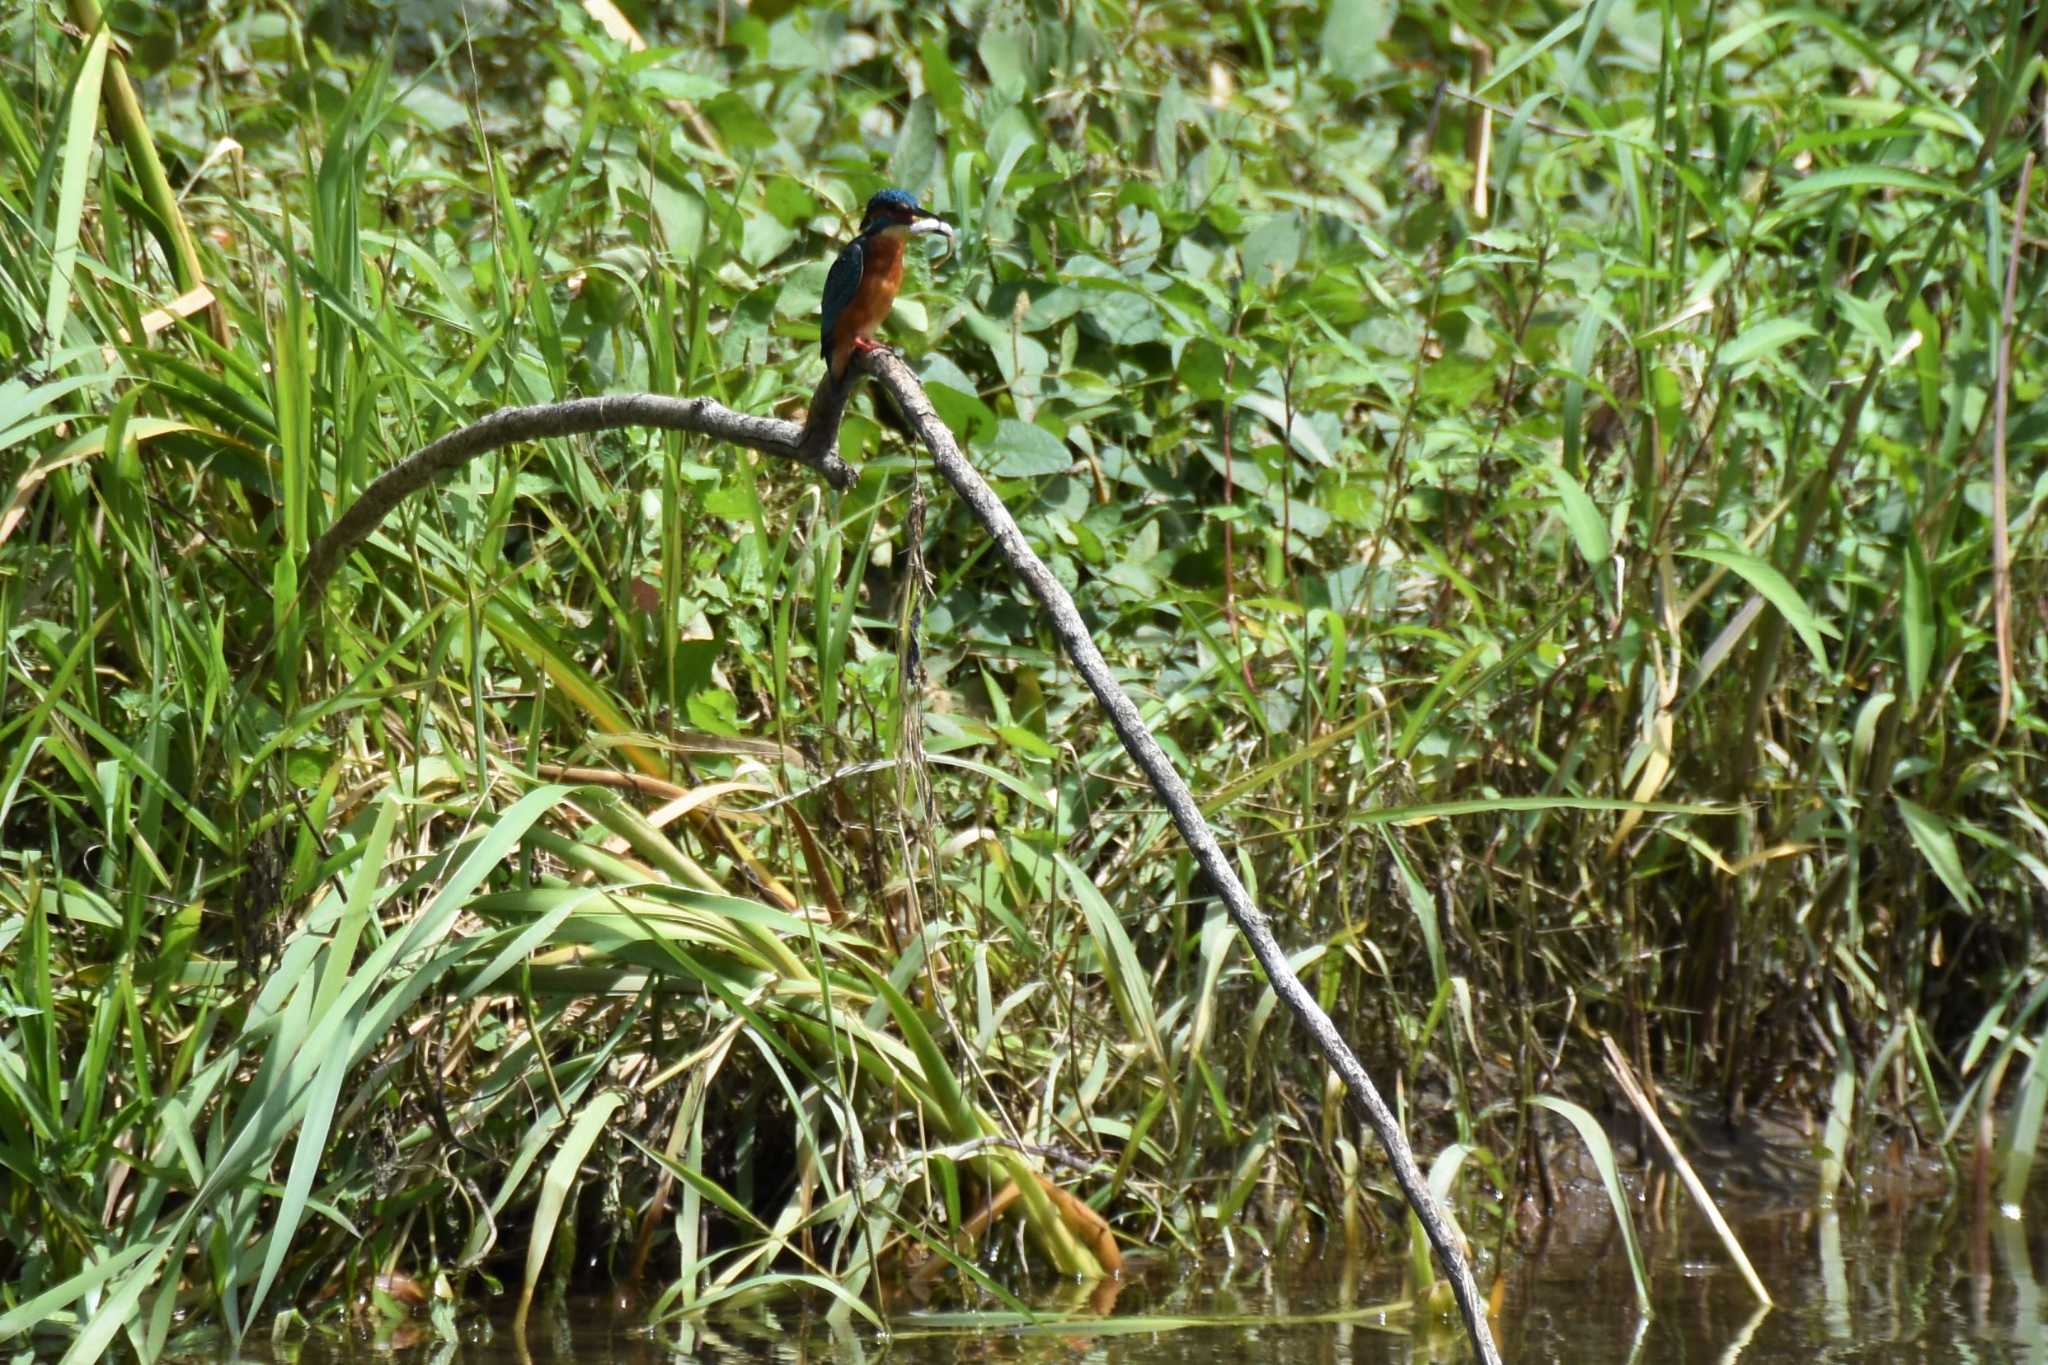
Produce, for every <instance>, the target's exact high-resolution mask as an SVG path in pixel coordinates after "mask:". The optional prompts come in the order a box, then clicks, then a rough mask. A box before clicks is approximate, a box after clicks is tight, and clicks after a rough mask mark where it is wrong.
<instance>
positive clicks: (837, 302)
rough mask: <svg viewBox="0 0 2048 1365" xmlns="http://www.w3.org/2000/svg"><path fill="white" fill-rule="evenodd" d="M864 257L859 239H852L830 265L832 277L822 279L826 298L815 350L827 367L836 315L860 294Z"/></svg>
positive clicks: (820, 317) (820, 313) (822, 307)
mask: <svg viewBox="0 0 2048 1365" xmlns="http://www.w3.org/2000/svg"><path fill="white" fill-rule="evenodd" d="M866 255H867V253H866V251H865V250H864V249H863V248H862V246H861V243H860V238H858V237H856V238H854V239H853V240H852V241H850V242H848V243H847V244H846V249H845V250H844V251H841V252H840V253H839V259H838V260H836V261H834V262H832V270H831V273H830V274H828V275H826V276H825V297H824V301H823V302H822V303H821V304H820V305H819V307H818V349H819V350H820V351H821V352H823V353H824V356H825V363H826V364H828V365H829V364H831V363H832V332H833V330H834V329H835V328H836V327H838V325H839V315H840V314H841V313H844V312H845V311H846V306H847V305H848V304H850V303H852V302H853V296H854V295H855V294H857V293H859V292H860V277H861V272H862V271H863V270H864V269H865V268H866V266H865V259H866Z"/></svg>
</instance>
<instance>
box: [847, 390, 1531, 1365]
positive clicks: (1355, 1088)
mask: <svg viewBox="0 0 2048 1365" xmlns="http://www.w3.org/2000/svg"><path fill="white" fill-rule="evenodd" d="M853 363H854V364H855V365H857V366H859V367H860V368H861V369H863V370H865V371H866V372H867V373H869V374H871V375H873V376H874V377H875V378H876V379H877V380H879V381H880V382H881V383H882V384H883V385H884V386H885V387H886V388H887V389H888V390H889V392H890V393H891V394H892V395H893V396H894V397H895V399H896V406H897V409H898V410H899V411H900V412H902V414H903V417H904V420H905V421H907V422H909V423H910V425H911V427H912V429H913V430H915V431H916V432H917V434H918V437H919V439H921V440H922V441H923V442H924V445H925V448H926V449H927V450H929V451H930V452H931V455H932V461H933V463H934V464H936V465H937V466H938V469H939V473H940V475H941V476H943V477H944V478H945V480H946V482H947V483H949V484H951V485H952V486H953V491H954V492H956V493H958V494H959V495H960V498H961V500H962V501H964V502H965V503H966V504H967V506H968V507H969V508H970V509H971V510H972V511H973V513H974V516H975V519H976V520H977V521H979V522H980V523H981V525H982V528H983V529H984V530H986V531H987V532H988V533H989V536H990V537H991V538H992V539H993V540H994V541H995V544H996V549H997V551H998V552H999V553H1000V554H1001V555H1002V557H1003V560H1004V562H1005V563H1007V564H1008V565H1009V566H1010V568H1011V569H1012V570H1013V571H1014V572H1015V573H1016V575H1017V576H1018V577H1019V578H1021V579H1022V580H1023V581H1024V586H1025V587H1027V588H1028V589H1030V591H1031V595H1032V596H1033V597H1035V598H1037V599H1038V604H1039V606H1041V607H1043V608H1044V609H1045V613H1046V616H1047V617H1048V618H1049V619H1050V620H1051V622H1052V628H1053V633H1054V634H1055V635H1057V636H1058V637H1059V640H1060V644H1061V646H1062V647H1064V648H1065V650H1066V652H1067V657H1068V658H1070V659H1072V660H1073V661H1074V667H1075V668H1076V669H1078V670H1079V671H1080V674H1081V677H1082V678H1083V680H1085V681H1086V682H1087V684H1088V690H1089V691H1090V692H1093V693H1094V694H1095V700H1096V701H1097V702H1098V703H1100V704H1101V706H1102V709H1103V710H1104V711H1106V712H1108V713H1109V723H1110V725H1111V726H1113V727H1114V728H1115V730H1116V734H1117V738H1118V739H1120V740H1122V741H1123V746H1124V751H1125V752H1126V753H1128V754H1129V755H1130V756H1131V758H1132V759H1133V760H1134V761H1135V762H1136V763H1137V765H1138V767H1139V768H1140V769H1142V770H1143V771H1144V774H1145V776H1146V778H1147V779H1148V780H1149V781H1150V782H1151V784H1152V790H1153V791H1154V792H1156V793H1158V795H1159V799H1160V800H1161V801H1162V802H1164V803H1165V805H1166V809H1167V811H1168V813H1170V814H1171V815H1172V816H1173V823H1174V824H1175V825H1176V826H1177V827H1179V829H1180V834H1181V838H1182V839H1184V840H1186V841H1187V845H1188V849H1189V851H1190V852H1192V853H1193V854H1194V855H1195V862H1196V863H1197V864H1198V865H1199V866H1200V867H1201V869H1202V871H1203V873H1204V874H1205V875H1206V876H1207V877H1208V878H1209V884H1210V885H1211V886H1212V887H1214V888H1215V890H1216V893H1217V894H1218V895H1219V896H1221V897H1222V898H1223V904H1224V906H1225V908H1227V909H1228V910H1229V911H1230V918H1231V919H1232V920H1233V921H1235V922H1236V924H1237V927H1238V931H1239V932H1240V933H1242V934H1243V935H1244V936H1245V938H1246V939H1248V940H1249V941H1250V943H1251V946H1252V953H1253V955H1254V956H1256V957H1257V958H1258V960H1259V966H1260V968H1261V969H1262V970H1264V972H1265V974H1266V980H1267V982H1268V983H1269V984H1271V986H1272V987H1273V990H1274V993H1275V994H1277V995H1278V996H1279V997H1280V1000H1281V1002H1282V1003H1283V1004H1285V1005H1286V1006H1287V1008H1288V1010H1289V1011H1290V1012H1291V1013H1292V1014H1293V1015H1294V1017H1295V1019H1296V1020H1297V1021H1298V1022H1299V1023H1300V1024H1301V1026H1302V1028H1304V1029H1305V1030H1307V1032H1308V1035H1309V1037H1310V1038H1311V1039H1312V1040H1314V1042H1315V1045H1316V1047H1317V1048H1318V1049H1319V1050H1320V1051H1321V1052H1322V1054H1323V1056H1324V1057H1325V1058H1326V1059H1327V1060H1328V1061H1329V1063H1330V1066H1331V1067H1332V1068H1333V1069H1334V1070H1335V1071H1336V1072H1337V1074H1338V1075H1339V1076H1341V1077H1343V1078H1344V1084H1345V1086H1346V1093H1347V1094H1348V1095H1349V1097H1350V1101H1351V1107H1352V1110H1353V1112H1354V1113H1355V1114H1356V1115H1357V1116H1358V1117H1359V1118H1360V1119H1362V1120H1364V1122H1365V1123H1366V1125H1367V1126H1368V1127H1370V1128H1371V1129H1372V1130H1373V1132H1374V1133H1375V1134H1376V1135H1377V1136H1378V1138H1379V1141H1380V1146H1381V1148H1382V1149H1384V1150H1385V1152H1386V1154H1387V1160H1388V1162H1389V1163H1390V1164H1391V1165H1392V1166H1393V1168H1394V1179H1395V1180H1396V1181H1397V1182H1398V1183H1399V1184H1400V1186H1401V1191H1402V1193H1404V1194H1406V1195H1407V1196H1408V1205H1409V1207H1410V1208H1412V1209H1414V1210H1415V1214H1416V1217H1418V1218H1420V1219H1421V1220H1422V1227H1423V1231H1424V1232H1425V1233H1426V1234H1427V1235H1428V1237H1429V1242H1430V1245H1431V1246H1433V1247H1435V1248H1436V1254H1437V1257H1438V1259H1439V1260H1440V1261H1441V1262H1442V1263H1443V1267H1444V1271H1445V1273H1446V1274H1447V1275H1448V1276H1449V1278H1450V1281H1451V1291H1452V1293H1453V1294H1454V1295H1455V1296H1456V1298H1457V1300H1458V1311H1459V1312H1460V1314H1462V1315H1463V1317H1464V1319H1465V1330H1466V1332H1467V1333H1468V1334H1469V1335H1470V1336H1471V1338H1472V1346H1473V1349H1474V1350H1475V1351H1476V1352H1477V1353H1478V1355H1479V1358H1480V1360H1482V1361H1484V1362H1486V1365H1499V1362H1500V1351H1499V1349H1498V1348H1497V1347H1496V1346H1495V1345H1494V1342H1493V1332H1492V1329H1491V1327H1490V1326H1489V1325H1488V1322H1487V1317H1486V1304H1485V1301H1484V1300H1483V1299H1481V1298H1480V1296H1479V1286H1478V1284H1477V1282H1475V1281H1474V1279H1473V1278H1472V1267H1471V1265H1470V1263H1469V1262H1468V1261H1467V1260H1466V1257H1465V1252H1464V1249H1463V1248H1462V1247H1461V1246H1460V1244H1459V1238H1458V1234H1457V1233H1456V1232H1455V1231H1453V1230H1452V1228H1451V1224H1450V1220H1449V1218H1448V1217H1446V1216H1445V1214H1444V1211H1443V1208H1442V1206H1441V1205H1439V1204H1438V1203H1437V1199H1436V1196H1435V1194H1434V1193H1432V1192H1431V1190H1430V1188H1429V1182H1428V1181H1427V1180H1425V1179H1424V1178H1423V1175H1422V1170H1421V1168H1420V1167H1418V1166H1417V1165H1416V1164H1415V1154H1414V1153H1413V1152H1412V1151H1411V1150H1409V1147H1408V1139H1407V1137H1406V1136H1405V1135H1404V1134H1403V1133H1402V1132H1401V1125H1400V1122H1399V1120H1397V1119H1396V1118H1395V1117H1394V1114H1393V1111H1392V1110H1390V1109H1388V1108H1387V1105H1386V1102H1385V1101H1384V1100H1382V1099H1381V1098H1380V1092H1379V1091H1378V1089H1376V1088H1375V1087H1374V1085H1373V1083H1372V1077H1371V1076H1369V1075H1367V1074H1366V1070H1365V1066H1364V1064H1363V1063H1361V1062H1360V1061H1359V1060H1358V1057H1357V1055H1356V1054H1355V1053H1353V1052H1352V1051H1351V1049H1350V1047H1349V1046H1348V1045H1347V1044H1346V1043H1345V1042H1344V1039H1343V1036H1342V1035H1341V1034H1339V1033H1338V1032H1337V1026H1336V1025H1335V1024H1334V1023H1332V1022H1331V1021H1330V1016H1329V1015H1327V1014H1325V1013H1324V1012H1323V1008H1322V1006H1321V1005H1319V1004H1317V1003H1316V999H1315V997H1314V996H1312V995H1310V994H1309V992H1308V990H1307V988H1306V987H1304V986H1303V985H1302V984H1301V981H1300V980H1299V978H1297V977H1296V976H1295V975H1294V969H1293V968H1292V967H1290V966H1289V965H1288V962H1287V954H1286V953H1285V952H1283V951H1282V950H1281V947H1280V943H1279V940H1277V939H1276V938H1274V937H1273V930H1272V926H1271V925H1270V924H1269V923H1268V922H1267V920H1266V916H1265V915H1264V913H1262V912H1261V911H1260V910H1259V908H1258V907H1257V906H1256V905H1254V904H1253V903H1252V898H1251V895H1250V894H1249V893H1248V892H1247V891H1246V890H1245V889H1244V883H1243V882H1241V881H1239V880H1238V877H1237V873H1236V872H1235V871H1234V870H1233V869H1232V868H1231V866H1230V860H1229V859H1228V858H1227V857H1225V856H1224V853H1223V847H1222V845H1221V844H1219V843H1217V841H1216V836H1215V834H1214V833H1213V832H1211V831H1210V829H1209V825H1208V822H1207V821H1206V820H1204V819H1203V818H1202V813H1201V810H1200V808H1199V807H1197V806H1196V804H1195V798H1194V794H1193V793H1192V792H1190V791H1189V790H1188V786H1187V783H1185V782H1183V781H1182V780H1181V777H1180V774H1179V773H1177V772H1175V771H1174V767H1173V762H1172V760H1170V759H1169V758H1167V756H1166V751H1165V750H1164V749H1162V748H1160V747H1159V741H1158V740H1156V739H1154V738H1153V737H1152V732H1151V731H1150V730H1148V729H1146V728H1145V722H1144V719H1143V718H1142V717H1140V716H1139V714H1138V708H1137V706H1136V705H1134V704H1133V703H1132V701H1131V699H1130V698H1129V697H1128V696H1126V695H1125V694H1124V690H1123V689H1122V688H1121V687H1119V686H1117V683H1116V679H1115V678H1114V677H1112V676H1111V675H1110V671H1109V664H1108V663H1107V661H1105V660H1104V659H1103V657H1102V651H1101V650H1100V649H1098V648H1097V647H1096V645H1095V639H1094V637H1093V636H1092V635H1090V634H1089V633H1088V627H1087V625H1086V623H1084V622H1083V621H1082V620H1081V613H1080V612H1079V611H1078V610H1077V609H1076V608H1075V606H1074V599H1073V598H1072V597H1071V596H1069V595H1068V593H1067V590H1066V589H1065V588H1063V587H1061V586H1060V582H1059V580H1058V579H1057V578H1054V577H1053V574H1052V570H1051V569H1049V568H1047V567H1046V565H1045V561H1044V560H1042V559H1040V558H1039V557H1038V555H1037V554H1036V553H1035V552H1034V551H1033V550H1032V548H1031V546H1030V544H1029V543H1028V542H1027V541H1026V540H1025V539H1024V533H1023V532H1022V531H1020V530H1018V529H1017V522H1016V519H1015V518H1013V517H1012V516H1011V515H1010V511H1009V509H1008V508H1006V507H1004V506H1003V503H1002V499H1000V498H998V497H997V496H996V495H995V490H994V489H992V488H990V487H989V486H988V483H987V481H985V480H984V479H983V478H982V477H981V475H980V474H979V473H978V472H976V470H975V469H974V466H972V465H970V464H969V463H967V460H966V457H965V456H963V455H962V454H961V453H960V447H959V444H958V443H957V442H955V441H954V439H953V433H952V432H950V431H948V430H947V429H946V424H945V423H943V422H941V421H940V420H939V416H938V413H936V412H935V411H933V410H932V405H931V400H930V399H928V398H926V397H925V392H924V385H922V384H920V383H919V382H918V379H917V376H916V375H915V374H913V373H911V370H910V367H909V366H908V365H906V364H904V363H903V361H902V359H901V358H900V357H898V356H896V355H895V354H893V353H891V352H888V351H881V350H874V351H863V352H861V353H859V354H857V355H856V356H855V357H854V362H853Z"/></svg>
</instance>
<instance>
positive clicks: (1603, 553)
mask: <svg viewBox="0 0 2048 1365" xmlns="http://www.w3.org/2000/svg"><path fill="white" fill-rule="evenodd" d="M1548 469H1549V472H1550V481H1551V482H1552V483H1553V484H1555V485H1557V503H1558V511H1560V512H1561V513H1563V515H1564V523H1565V525H1566V526H1568V527H1570V528H1571V533H1572V540H1573V542H1574V543H1576V544H1577V545H1578V547H1579V554H1580V556H1581V557H1582V558H1584V560H1585V561H1586V563H1588V564H1590V565H1594V566H1598V565H1601V564H1605V563H1606V562H1607V561H1608V560H1609V559H1610V558H1612V557H1613V555H1614V540H1613V537H1612V535H1610V533H1609V532H1608V529H1607V518H1606V517H1604V516H1602V515H1601V513H1600V509H1599V507H1598V506H1596V505H1595V504H1594V502H1593V499H1592V497H1591V496H1590V495H1589V494H1588V493H1587V492H1586V489H1585V486H1584V485H1583V484H1581V483H1580V482H1579V481H1578V480H1577V479H1575V478H1573V477H1572V475H1571V471H1570V470H1568V469H1566V468H1565V467H1564V466H1563V465H1550V466H1548Z"/></svg>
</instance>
